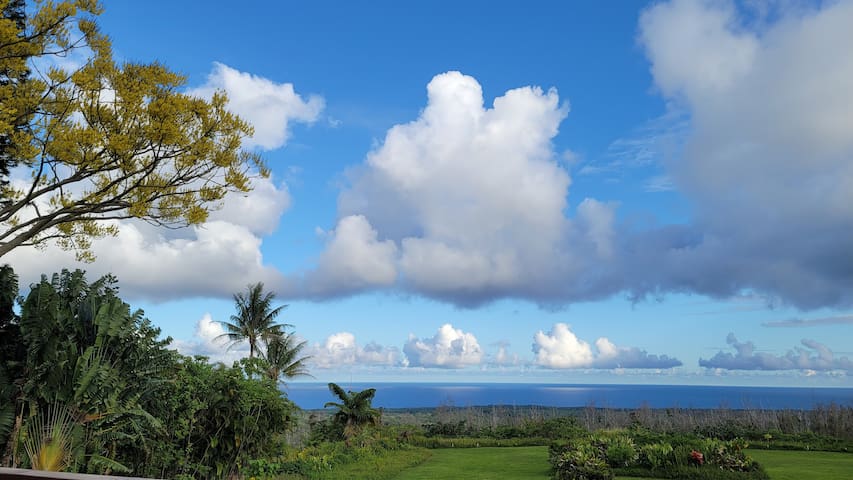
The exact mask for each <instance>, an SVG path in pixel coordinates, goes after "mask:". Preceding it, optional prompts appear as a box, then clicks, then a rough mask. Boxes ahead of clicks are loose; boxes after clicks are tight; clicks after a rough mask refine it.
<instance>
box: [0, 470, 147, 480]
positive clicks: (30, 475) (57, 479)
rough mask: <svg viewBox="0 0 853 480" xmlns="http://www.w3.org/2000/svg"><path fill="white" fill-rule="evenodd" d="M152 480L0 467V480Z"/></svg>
mask: <svg viewBox="0 0 853 480" xmlns="http://www.w3.org/2000/svg"><path fill="white" fill-rule="evenodd" d="M110 478H116V479H122V480H150V479H142V478H139V477H113V476H109V475H87V474H85V473H63V472H46V471H44V470H26V469H23V468H3V467H0V480H38V479H42V480H47V479H50V480H107V479H110Z"/></svg>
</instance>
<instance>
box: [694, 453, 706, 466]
mask: <svg viewBox="0 0 853 480" xmlns="http://www.w3.org/2000/svg"><path fill="white" fill-rule="evenodd" d="M690 461H691V462H692V463H695V464H697V465H703V464H704V463H705V455H702V452H699V451H696V450H693V451H691V452H690Z"/></svg>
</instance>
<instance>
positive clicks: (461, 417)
mask: <svg viewBox="0 0 853 480" xmlns="http://www.w3.org/2000/svg"><path fill="white" fill-rule="evenodd" d="M306 414H307V415H313V416H315V417H317V416H323V415H324V413H323V412H322V411H311V412H307V413H306ZM559 419H569V421H570V423H571V424H572V425H575V426H577V427H579V428H583V429H585V430H588V431H595V430H601V429H616V428H630V427H643V428H646V429H648V430H652V431H656V432H669V433H698V434H701V435H704V436H707V437H714V438H720V439H732V438H736V437H740V438H749V439H753V440H765V439H766V436H767V435H770V437H771V438H777V439H778V438H780V437H781V436H785V435H788V436H792V435H793V436H803V435H806V436H808V435H815V436H821V437H832V438H836V439H839V440H844V441H846V442H853V407H851V406H845V405H838V404H829V405H817V406H815V408H813V409H812V410H762V409H751V410H750V409H746V410H744V409H729V408H715V409H687V408H648V407H643V408H638V409H613V408H598V407H595V406H593V405H590V406H587V407H581V408H563V407H541V406H475V407H452V406H440V407H437V408H415V409H385V410H383V416H382V421H383V423H385V424H386V425H409V426H417V427H419V428H422V429H423V430H424V432H425V433H426V434H430V433H431V432H432V433H435V434H437V435H441V436H451V437H453V436H455V437H477V436H495V435H496V434H497V435H499V436H500V435H502V434H503V436H521V433H522V432H523V431H525V430H531V429H532V430H536V432H533V431H531V432H528V433H536V434H537V436H538V435H539V434H541V433H543V432H542V431H541V428H539V427H538V426H537V425H541V424H543V423H551V422H550V421H552V420H559ZM560 423H565V421H564V422H560Z"/></svg>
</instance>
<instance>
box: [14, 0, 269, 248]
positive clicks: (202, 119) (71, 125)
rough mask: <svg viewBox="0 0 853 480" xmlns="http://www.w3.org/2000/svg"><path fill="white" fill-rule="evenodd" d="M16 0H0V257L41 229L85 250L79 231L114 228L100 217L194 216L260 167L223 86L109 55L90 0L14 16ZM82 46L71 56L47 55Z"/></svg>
mask: <svg viewBox="0 0 853 480" xmlns="http://www.w3.org/2000/svg"><path fill="white" fill-rule="evenodd" d="M22 4H23V2H22V1H21V0H0V10H2V12H3V17H2V18H0V167H2V168H0V257H2V256H3V255H5V254H7V253H9V252H10V251H12V250H13V249H15V248H17V247H20V246H25V245H40V244H44V243H45V242H47V241H51V240H52V241H55V242H56V243H57V244H58V245H59V246H61V247H63V248H66V249H71V250H74V251H75V252H76V253H77V256H78V258H79V259H82V260H91V259H93V258H94V256H93V253H92V252H91V248H90V247H91V240H92V239H93V238H96V237H101V236H105V235H115V234H116V233H117V232H116V227H115V223H114V222H109V221H108V220H111V219H128V218H137V219H141V220H144V221H146V222H149V223H152V224H155V225H159V226H166V227H179V226H186V225H193V224H199V223H202V222H204V221H205V220H206V218H207V215H208V212H210V211H211V210H212V209H215V208H216V207H217V206H218V205H219V203H220V201H221V200H222V198H223V197H224V195H225V194H226V193H228V192H230V191H247V190H249V189H250V188H251V178H252V176H254V175H267V174H268V172H267V170H266V168H265V166H264V164H263V162H262V160H261V159H260V158H259V157H258V156H257V155H255V154H252V153H250V152H246V151H244V150H242V149H241V143H242V141H243V139H244V138H246V137H248V136H250V135H251V134H252V128H251V126H250V125H248V124H247V123H246V122H244V121H243V120H241V119H240V118H238V117H237V116H235V115H234V114H232V113H230V112H229V111H228V110H227V109H226V100H227V99H226V98H225V95H224V94H222V93H219V94H216V95H214V96H213V98H212V99H210V100H204V99H201V98H195V97H192V96H189V95H187V94H184V93H181V89H182V87H183V86H184V85H185V81H186V79H185V78H184V77H183V76H181V75H179V74H176V73H174V72H172V71H170V70H169V69H168V68H166V67H165V66H163V65H161V64H158V63H148V64H146V63H121V64H120V63H117V62H116V61H115V60H114V59H113V57H112V53H111V48H110V41H109V38H108V37H107V36H105V35H104V34H102V33H100V32H99V30H98V26H97V23H96V18H97V15H98V14H99V13H100V6H99V5H98V2H97V1H96V0H64V1H59V2H51V1H40V2H38V3H37V5H36V7H37V8H35V9H34V13H33V14H32V15H31V16H30V17H29V18H26V19H24V18H22V12H23V8H22ZM84 48H85V49H86V50H80V51H87V52H90V54H89V56H88V58H87V61H86V62H85V64H83V65H82V66H80V67H79V68H76V69H73V70H69V69H66V68H62V67H60V66H59V65H60V62H56V61H54V59H55V58H56V57H57V56H64V55H67V54H68V53H70V52H71V51H73V50H78V49H84ZM12 167H14V168H12ZM10 172H11V173H10Z"/></svg>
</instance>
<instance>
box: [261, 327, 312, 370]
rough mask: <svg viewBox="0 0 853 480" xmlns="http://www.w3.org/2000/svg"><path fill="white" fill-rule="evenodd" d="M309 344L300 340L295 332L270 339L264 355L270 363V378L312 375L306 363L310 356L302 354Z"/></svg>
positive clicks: (268, 368)
mask: <svg viewBox="0 0 853 480" xmlns="http://www.w3.org/2000/svg"><path fill="white" fill-rule="evenodd" d="M307 344H308V342H306V341H304V340H303V341H300V340H298V339H297V337H296V335H295V334H293V333H288V334H284V335H281V336H279V337H273V338H272V339H270V342H269V344H268V345H267V353H266V355H265V357H264V358H265V359H266V362H267V365H268V366H267V370H266V373H267V376H268V377H269V378H270V380H273V381H278V380H280V379H281V378H294V377H304V376H310V374H309V373H308V366H307V365H306V361H307V360H308V359H309V358H310V357H307V356H303V355H302V351H303V350H305V346H306V345H307Z"/></svg>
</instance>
